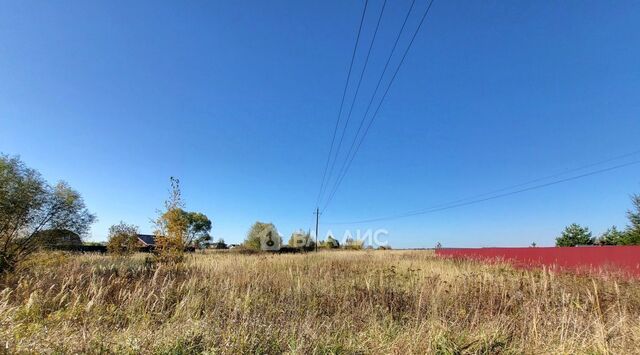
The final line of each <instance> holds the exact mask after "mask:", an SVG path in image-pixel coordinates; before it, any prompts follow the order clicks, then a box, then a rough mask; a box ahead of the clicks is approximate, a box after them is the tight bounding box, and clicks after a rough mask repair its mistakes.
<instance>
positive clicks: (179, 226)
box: [154, 177, 189, 263]
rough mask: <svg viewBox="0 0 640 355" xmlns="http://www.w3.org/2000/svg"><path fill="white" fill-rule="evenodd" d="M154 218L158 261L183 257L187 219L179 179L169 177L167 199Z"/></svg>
mask: <svg viewBox="0 0 640 355" xmlns="http://www.w3.org/2000/svg"><path fill="white" fill-rule="evenodd" d="M164 207H165V209H164V211H159V212H158V214H159V216H158V218H157V219H156V220H155V222H154V224H155V227H156V229H155V231H154V235H155V242H156V250H155V252H156V258H157V260H158V261H160V262H171V263H176V262H180V261H182V259H183V258H184V250H185V248H186V247H187V245H186V241H187V239H188V228H189V221H188V219H187V217H186V216H185V214H184V210H183V209H182V208H183V207H184V202H183V201H182V195H181V192H180V180H178V179H176V178H174V177H171V190H170V194H169V199H168V200H167V201H165V203H164Z"/></svg>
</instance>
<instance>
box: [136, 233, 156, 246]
mask: <svg viewBox="0 0 640 355" xmlns="http://www.w3.org/2000/svg"><path fill="white" fill-rule="evenodd" d="M138 241H139V242H140V244H141V246H142V247H143V248H155V246H156V236H155V235H153V234H138Z"/></svg>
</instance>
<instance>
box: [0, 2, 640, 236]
mask: <svg viewBox="0 0 640 355" xmlns="http://www.w3.org/2000/svg"><path fill="white" fill-rule="evenodd" d="M422 1H423V0H417V5H416V6H418V8H419V9H423V8H424V7H423V6H424V2H422ZM409 4H410V2H409V1H408V0H399V1H389V3H388V8H387V13H386V14H385V17H384V18H383V22H382V25H381V33H380V37H379V39H380V42H379V45H378V46H374V49H373V53H372V59H371V63H370V68H371V71H370V72H368V74H367V75H366V76H365V81H364V82H363V87H362V89H361V90H362V91H361V92H362V93H363V95H364V96H363V97H367V96H368V95H370V93H371V91H372V89H373V85H374V84H375V82H374V74H377V73H379V72H380V71H381V67H382V65H383V57H384V55H386V53H387V52H388V50H389V49H390V46H391V44H392V36H393V35H394V34H395V32H396V31H397V30H398V29H399V26H400V23H401V22H400V21H401V19H402V16H403V14H404V11H406V9H407V8H408V6H409ZM362 5H363V2H362V1H353V0H349V1H189V2H165V1H136V2H130V1H103V2H97V1H56V2H47V1H25V0H20V1H2V2H1V3H0V152H3V153H5V154H10V155H20V156H21V157H22V159H23V160H24V161H25V162H26V163H27V164H28V165H29V166H31V167H34V168H37V169H38V170H40V171H41V172H42V174H43V175H44V177H45V178H46V179H48V180H49V181H56V180H59V179H63V180H66V181H68V182H69V183H70V184H71V185H72V186H73V187H75V188H76V189H78V190H79V191H80V192H81V193H82V194H83V195H84V197H85V199H86V203H87V205H88V206H89V208H90V209H91V211H93V212H95V213H96V214H97V215H98V218H99V222H98V223H96V224H95V225H94V227H93V229H92V236H91V239H93V240H104V239H105V238H106V234H107V229H108V227H109V226H110V225H111V224H114V223H117V222H119V221H120V220H124V221H127V222H129V223H135V224H137V225H139V226H140V228H141V231H143V232H151V231H152V230H151V227H150V224H149V219H150V218H152V217H154V216H155V210H156V209H158V208H160V207H161V206H162V202H163V200H164V199H165V198H166V196H167V190H168V187H169V177H170V176H176V177H179V178H180V179H181V181H182V186H183V194H184V197H185V200H186V203H187V207H188V209H190V210H196V211H202V212H204V213H206V214H207V215H208V216H209V217H210V218H211V219H212V220H213V222H214V228H213V236H214V237H215V238H218V237H223V238H225V240H227V242H239V241H241V240H242V239H243V237H244V235H245V233H246V231H247V230H248V228H249V227H250V225H251V224H252V223H253V222H254V221H256V220H261V221H270V222H273V223H275V225H276V226H277V227H278V229H279V231H280V233H281V234H283V235H285V236H288V235H289V234H290V233H291V232H292V231H293V230H295V229H297V228H303V229H308V228H310V227H311V226H312V222H313V218H314V216H313V214H312V212H313V209H314V207H315V206H314V204H315V199H316V195H317V192H318V188H319V185H320V178H321V173H322V168H323V164H324V161H325V159H326V155H327V153H328V150H329V141H330V138H331V132H332V129H333V125H334V123H335V119H336V115H337V111H338V106H339V101H340V97H341V94H342V88H343V85H344V80H345V77H346V70H347V66H348V63H349V60H350V56H351V49H352V46H353V43H354V40H355V33H356V29H357V23H358V20H359V16H360V14H361V9H362ZM370 6H371V9H372V10H376V11H378V9H379V8H380V6H381V1H379V0H371V3H370ZM374 16H375V14H374V12H370V13H369V17H367V22H366V25H365V26H366V28H365V32H366V33H367V34H366V35H363V36H364V39H367V38H370V37H367V36H369V35H368V34H369V33H370V32H371V30H372V29H373V22H374ZM411 21H413V22H410V23H409V25H408V26H411V25H412V24H413V25H415V18H412V20H411ZM410 28H413V27H410ZM403 43H405V42H403ZM361 54H362V52H360V55H361ZM360 58H361V57H359V59H358V60H357V61H356V66H355V70H356V71H357V70H359V69H358V68H359V66H358V65H359V64H358V63H361V59H360ZM639 64H640V3H639V2H637V1H615V2H609V1H562V2H557V1H517V2H515V1H441V0H440V1H438V0H436V3H435V4H434V6H433V8H432V10H431V13H430V14H429V17H428V18H427V20H426V22H425V24H424V27H423V28H422V31H421V32H420V33H419V35H418V37H417V38H416V41H415V43H414V46H413V48H412V50H411V52H410V53H409V55H408V57H407V60H406V62H405V64H404V66H403V67H402V69H401V70H400V73H399V75H398V77H397V80H396V82H395V83H394V86H393V87H392V88H391V91H390V93H389V96H388V97H387V100H386V101H385V103H384V104H383V106H382V109H381V112H380V114H379V116H378V117H377V119H376V122H375V124H374V125H373V127H372V129H371V131H370V133H369V135H368V137H367V140H366V141H365V143H364V144H363V146H362V148H361V150H360V153H359V154H358V156H357V158H356V159H355V161H354V164H353V166H352V168H351V171H350V173H349V175H348V176H347V177H346V178H345V180H344V182H343V184H342V186H341V187H340V190H339V191H338V194H337V195H336V198H335V200H334V201H333V202H332V204H331V206H330V207H329V208H328V209H327V211H326V212H325V214H324V215H323V216H322V221H323V222H324V221H326V222H331V221H345V220H346V221H349V220H358V219H362V218H369V217H377V216H383V215H388V214H393V213H397V212H402V211H406V210H413V209H420V208H426V207H429V206H432V205H434V204H438V203H441V202H446V201H450V200H455V199H458V198H461V197H466V196H469V195H474V194H478V193H483V192H486V191H491V190H493V189H496V188H501V187H504V186H507V185H511V184H515V183H519V182H522V181H526V180H529V179H532V178H536V177H540V176H545V175H548V174H552V173H555V172H558V171H563V170H564V169H569V168H574V167H578V166H581V165H585V164H588V163H591V162H594V161H598V160H602V159H607V158H609V157H612V156H616V155H619V154H623V153H626V152H630V151H634V150H638V149H640V144H639V143H640V140H639V139H638V137H639V136H640V65H639ZM357 105H358V106H356V108H355V110H354V116H353V117H354V118H353V120H354V121H353V122H357V120H358V119H359V118H360V115H361V114H362V108H363V107H362V105H363V104H361V103H358V104H357ZM351 127H352V128H355V126H351ZM347 138H348V139H351V138H350V137H349V136H347ZM637 158H638V156H636V159H637ZM634 192H635V193H638V192H640V166H638V165H635V166H632V167H629V168H625V169H621V170H617V171H612V172H609V173H605V174H600V175H596V176H592V177H588V178H584V179H581V180H576V181H573V182H569V183H566V184H559V185H555V186H551V187H548V188H545V189H540V190H535V191H531V192H526V193H522V194H517V195H513V196H510V197H506V198H502V199H496V200H493V201H488V202H485V203H481V204H476V205H471V206H467V207H461V208H457V209H451V210H447V211H442V212H438V213H433V214H428V215H423V216H417V217H412V218H406V219H400V220H393V221H384V222H376V223H370V224H363V225H347V226H339V227H338V226H327V225H325V224H322V225H321V227H322V229H321V234H322V235H324V233H326V231H327V228H331V229H332V230H333V232H334V233H335V234H337V235H341V233H342V231H343V228H345V227H346V228H350V229H353V228H363V229H367V228H373V229H376V228H385V229H387V230H388V231H389V233H390V234H389V236H388V240H389V242H390V244H391V245H392V246H395V247H431V246H433V245H434V244H435V243H436V242H437V241H440V242H442V243H443V244H444V245H445V246H486V245H505V246H506V245H516V246H517V245H528V244H529V243H531V242H532V241H536V242H537V243H538V244H539V245H550V244H552V243H553V239H554V237H555V236H556V235H557V234H558V233H559V232H560V231H561V230H562V228H563V227H564V226H565V225H567V224H569V223H572V222H577V223H581V224H584V225H587V226H589V227H591V228H592V230H593V231H594V232H596V233H599V232H602V231H603V230H604V229H606V228H607V227H608V226H610V225H612V224H617V225H619V226H624V225H625V223H626V219H625V215H624V214H625V210H626V209H627V208H629V207H630V203H629V198H628V197H629V194H631V193H634Z"/></svg>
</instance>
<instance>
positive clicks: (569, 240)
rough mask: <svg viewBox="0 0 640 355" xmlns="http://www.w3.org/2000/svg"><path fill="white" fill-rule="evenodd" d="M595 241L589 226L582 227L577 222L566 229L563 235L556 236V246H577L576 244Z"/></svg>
mask: <svg viewBox="0 0 640 355" xmlns="http://www.w3.org/2000/svg"><path fill="white" fill-rule="evenodd" d="M593 242H594V239H593V237H592V236H591V231H589V228H587V227H582V226H580V225H578V224H576V223H573V224H571V225H570V226H568V227H567V228H565V229H564V231H563V232H562V235H560V236H559V237H558V238H556V246H559V247H575V246H576V245H592V244H593Z"/></svg>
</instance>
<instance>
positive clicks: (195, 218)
mask: <svg viewBox="0 0 640 355" xmlns="http://www.w3.org/2000/svg"><path fill="white" fill-rule="evenodd" d="M182 213H184V214H185V218H186V219H187V234H186V235H187V240H185V245H187V246H190V245H192V244H193V243H195V242H197V243H198V244H202V243H205V242H209V241H211V235H209V232H211V220H210V219H209V218H208V217H207V216H206V215H204V214H203V213H200V212H185V211H182Z"/></svg>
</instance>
